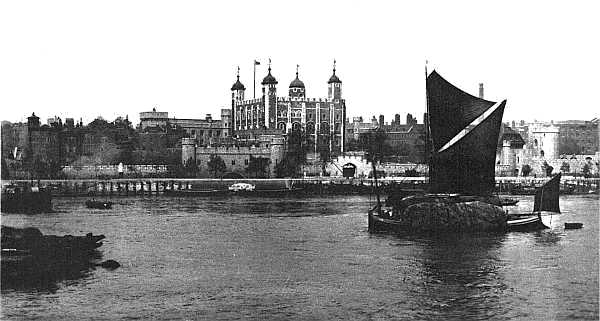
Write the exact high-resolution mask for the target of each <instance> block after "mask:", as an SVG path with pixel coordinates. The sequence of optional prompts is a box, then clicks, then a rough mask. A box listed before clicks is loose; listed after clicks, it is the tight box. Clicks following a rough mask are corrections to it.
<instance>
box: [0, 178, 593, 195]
mask: <svg viewBox="0 0 600 321" xmlns="http://www.w3.org/2000/svg"><path fill="white" fill-rule="evenodd" d="M546 180H548V178H524V177H513V178H507V177H501V178H497V179H496V191H497V192H498V193H499V194H511V192H515V191H516V190H522V188H523V187H528V188H534V187H535V186H541V185H542V184H543V183H544V182H545V181H546ZM378 181H379V191H380V194H382V195H384V194H387V193H389V192H390V191H392V190H397V189H407V190H412V191H426V190H427V187H428V182H427V179H426V178H425V177H391V178H384V179H380V180H378ZM239 182H244V183H250V184H253V185H255V186H256V191H259V192H260V191H272V190H289V191H290V192H291V193H294V194H296V193H297V194H303V193H304V194H309V195H313V194H314V195H321V194H324V195H327V194H334V195H340V194H341V195H351V194H359V195H368V194H371V193H373V192H374V186H373V180H372V179H369V178H355V179H346V178H342V177H335V178H334V177H314V178H313V177H309V178H284V179H278V178H271V179H190V178H123V179H77V180H6V181H5V180H3V181H2V184H10V183H13V184H29V185H33V186H39V187H46V188H48V189H49V190H50V191H51V193H52V195H53V196H133V195H159V194H164V193H168V192H177V191H226V190H227V189H228V187H229V186H231V185H233V184H235V183H239ZM599 185H600V179H598V178H563V179H562V180H561V189H563V188H564V190H565V191H567V192H568V193H578V194H588V193H598V191H599V188H598V186H599ZM515 194H516V193H515Z"/></svg>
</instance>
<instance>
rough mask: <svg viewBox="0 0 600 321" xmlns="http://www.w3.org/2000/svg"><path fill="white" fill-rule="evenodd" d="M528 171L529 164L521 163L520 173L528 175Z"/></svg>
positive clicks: (529, 171) (529, 170) (529, 168)
mask: <svg viewBox="0 0 600 321" xmlns="http://www.w3.org/2000/svg"><path fill="white" fill-rule="evenodd" d="M530 173H531V166H529V165H528V164H525V165H523V167H521V175H523V177H527V176H529V174H530Z"/></svg>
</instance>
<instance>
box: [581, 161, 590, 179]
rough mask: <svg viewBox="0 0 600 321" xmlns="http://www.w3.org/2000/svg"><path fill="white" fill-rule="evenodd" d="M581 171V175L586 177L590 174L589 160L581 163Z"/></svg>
mask: <svg viewBox="0 0 600 321" xmlns="http://www.w3.org/2000/svg"><path fill="white" fill-rule="evenodd" d="M581 172H582V173H583V177H585V178H588V177H590V176H591V173H592V166H591V164H590V163H589V162H587V163H585V164H584V165H583V168H582V169H581Z"/></svg>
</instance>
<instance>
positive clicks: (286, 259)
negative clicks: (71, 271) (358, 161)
mask: <svg viewBox="0 0 600 321" xmlns="http://www.w3.org/2000/svg"><path fill="white" fill-rule="evenodd" d="M113 201H115V202H116V203H117V204H115V206H114V207H113V210H109V211H103V210H90V209H87V208H85V205H84V202H85V199H82V198H58V199H55V200H54V204H55V208H56V209H57V210H58V211H59V213H53V214H42V215H35V216H27V215H12V214H10V215H9V214H7V215H2V224H6V225H11V226H19V227H22V226H34V227H38V228H39V229H40V230H42V232H44V233H46V234H61V235H62V234H73V235H76V234H85V233H87V232H93V233H94V234H105V235H106V236H107V241H106V242H105V243H104V245H103V246H102V247H101V248H100V249H101V252H102V253H103V257H104V259H114V260H117V261H118V262H120V263H121V264H122V266H121V267H120V268H119V269H117V270H115V271H108V270H104V269H101V268H99V269H88V270H84V271H81V272H80V273H77V274H75V275H70V276H68V277H63V278H60V279H58V280H48V282H46V283H43V284H42V286H36V287H26V286H21V287H19V286H7V285H5V284H3V286H2V312H1V313H2V319H36V318H39V319H44V320H47V319H77V320H80V319H95V320H98V319H106V320H119V319H123V320H129V319H149V318H154V319H210V320H215V319H216V320H236V319H256V320H269V319H273V320H281V319H302V320H305V319H327V320H330V319H351V320H361V319H364V320H370V319H391V318H393V319H413V320H439V319H460V320H518V319H520V320H564V319H566V320H583V319H589V320H597V319H598V212H599V202H598V199H597V196H567V197H561V207H562V209H563V212H564V214H561V215H557V216H556V218H555V220H556V221H555V223H556V224H555V226H557V227H556V228H554V229H553V230H547V231H542V232H536V233H508V234H502V235H483V236H481V235H480V236H451V237H448V236H447V237H427V238H425V237H420V238H417V237H402V236H397V235H386V234H377V235H372V234H369V233H368V232H367V220H366V211H367V209H368V207H369V198H368V197H362V196H351V197H343V196H342V197H327V198H318V197H315V198H283V199H282V198H249V197H222V198H169V197H147V198H139V197H138V198H115V199H113ZM531 206H532V198H531V197H522V198H521V202H520V203H519V208H515V209H514V210H515V211H516V210H523V211H526V210H529V211H530V209H531ZM565 221H569V222H582V223H583V224H584V228H583V229H581V230H567V231H565V230H564V229H563V228H562V227H561V225H562V223H563V222H565Z"/></svg>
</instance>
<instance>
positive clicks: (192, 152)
mask: <svg viewBox="0 0 600 321" xmlns="http://www.w3.org/2000/svg"><path fill="white" fill-rule="evenodd" d="M188 161H191V162H193V163H192V164H196V140H195V139H194V138H182V139H181V163H182V164H183V165H185V164H186V162H188Z"/></svg>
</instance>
